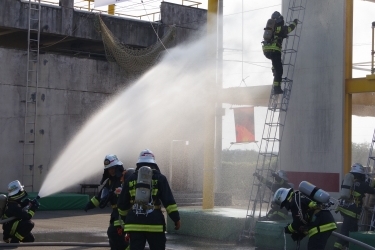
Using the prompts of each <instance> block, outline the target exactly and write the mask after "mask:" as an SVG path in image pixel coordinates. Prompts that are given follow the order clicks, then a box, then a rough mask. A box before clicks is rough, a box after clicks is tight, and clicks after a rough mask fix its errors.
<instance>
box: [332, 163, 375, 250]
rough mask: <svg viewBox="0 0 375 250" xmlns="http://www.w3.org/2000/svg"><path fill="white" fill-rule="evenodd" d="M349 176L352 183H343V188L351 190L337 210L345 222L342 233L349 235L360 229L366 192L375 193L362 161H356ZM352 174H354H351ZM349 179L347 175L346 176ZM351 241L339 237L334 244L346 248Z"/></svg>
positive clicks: (336, 246) (337, 247)
mask: <svg viewBox="0 0 375 250" xmlns="http://www.w3.org/2000/svg"><path fill="white" fill-rule="evenodd" d="M347 175H348V177H352V181H351V183H350V184H349V183H343V185H341V190H342V191H345V189H347V191H348V192H349V197H348V198H347V199H341V202H340V205H339V206H338V207H337V212H340V214H341V215H342V217H343V223H342V227H341V231H340V234H342V235H345V236H349V232H357V231H358V220H359V218H360V217H361V213H362V205H363V198H364V197H365V194H374V193H375V189H374V188H372V187H370V186H369V183H368V182H366V172H365V169H364V167H363V166H362V165H361V164H360V163H355V164H353V166H352V167H351V170H350V173H348V174H347ZM350 175H352V176H350ZM345 179H347V176H345ZM348 244H349V242H347V241H345V240H342V239H338V240H337V241H336V242H335V244H334V246H333V247H334V249H336V250H337V249H345V247H347V246H348Z"/></svg>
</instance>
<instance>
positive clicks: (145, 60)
mask: <svg viewBox="0 0 375 250" xmlns="http://www.w3.org/2000/svg"><path fill="white" fill-rule="evenodd" d="M98 22H99V27H98V28H99V32H100V34H101V36H102V40H103V43H104V49H105V53H106V57H107V60H108V61H111V62H117V63H118V64H119V65H120V67H121V68H122V69H124V70H125V72H127V73H130V74H135V75H139V74H141V73H143V72H145V71H146V70H147V69H149V68H150V67H151V66H153V65H154V64H155V63H156V62H157V61H158V59H159V58H160V56H161V54H162V53H163V52H164V51H165V49H166V48H169V47H170V46H171V44H172V42H173V41H174V38H175V35H176V27H175V26H169V28H168V31H167V32H166V34H165V35H164V37H163V38H162V39H161V41H160V39H158V41H157V42H156V43H155V44H153V45H151V46H149V47H147V48H141V49H136V48H131V47H129V46H127V45H125V44H123V43H121V42H120V41H119V40H118V39H117V38H116V37H114V36H113V34H112V32H111V31H110V30H109V29H108V27H107V26H106V25H105V23H104V22H103V20H102V19H101V18H100V15H98Z"/></svg>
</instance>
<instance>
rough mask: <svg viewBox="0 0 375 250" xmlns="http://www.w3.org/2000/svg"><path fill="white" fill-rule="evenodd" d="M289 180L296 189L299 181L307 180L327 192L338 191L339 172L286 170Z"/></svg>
mask: <svg viewBox="0 0 375 250" xmlns="http://www.w3.org/2000/svg"><path fill="white" fill-rule="evenodd" d="M286 172H287V175H288V179H289V182H291V183H293V184H294V189H298V186H299V184H300V183H301V181H308V182H310V183H311V184H313V185H315V186H317V187H319V188H321V189H323V190H324V191H327V192H339V191H340V174H339V173H317V172H292V171H286Z"/></svg>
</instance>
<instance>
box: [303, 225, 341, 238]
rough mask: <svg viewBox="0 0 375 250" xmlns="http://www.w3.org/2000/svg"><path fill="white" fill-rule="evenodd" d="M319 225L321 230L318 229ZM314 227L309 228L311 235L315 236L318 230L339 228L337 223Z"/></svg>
mask: <svg viewBox="0 0 375 250" xmlns="http://www.w3.org/2000/svg"><path fill="white" fill-rule="evenodd" d="M318 227H319V230H318ZM318 227H313V228H311V229H310V230H309V237H311V236H313V235H314V234H317V233H318V232H326V231H330V230H335V229H336V228H337V226H336V223H334V222H332V223H328V224H325V225H322V226H318Z"/></svg>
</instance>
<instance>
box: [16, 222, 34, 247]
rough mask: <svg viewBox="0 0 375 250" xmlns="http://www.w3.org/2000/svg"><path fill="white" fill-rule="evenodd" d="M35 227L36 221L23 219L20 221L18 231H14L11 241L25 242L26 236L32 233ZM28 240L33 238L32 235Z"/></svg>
mask: <svg viewBox="0 0 375 250" xmlns="http://www.w3.org/2000/svg"><path fill="white" fill-rule="evenodd" d="M33 228H34V222H32V221H31V220H26V221H25V220H21V221H20V222H19V223H18V226H17V229H16V232H15V233H14V236H13V237H12V240H11V243H18V242H17V241H22V242H23V241H24V238H25V237H26V236H29V235H30V232H31V230H33ZM32 238H33V236H32ZM28 240H31V236H30V238H28Z"/></svg>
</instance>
